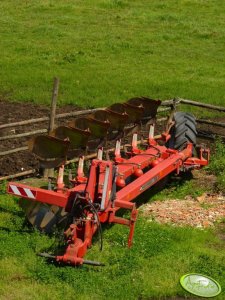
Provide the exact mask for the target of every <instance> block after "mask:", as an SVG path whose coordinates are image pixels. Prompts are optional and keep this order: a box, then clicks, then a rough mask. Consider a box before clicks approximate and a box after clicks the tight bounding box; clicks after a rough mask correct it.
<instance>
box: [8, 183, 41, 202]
mask: <svg viewBox="0 0 225 300" xmlns="http://www.w3.org/2000/svg"><path fill="white" fill-rule="evenodd" d="M8 191H9V193H11V194H14V195H17V196H22V197H27V198H31V199H35V198H36V191H32V190H31V189H29V188H25V187H20V186H16V185H13V184H9V188H8Z"/></svg>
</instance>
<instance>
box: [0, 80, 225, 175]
mask: <svg viewBox="0 0 225 300" xmlns="http://www.w3.org/2000/svg"><path fill="white" fill-rule="evenodd" d="M57 93H58V83H57V80H55V82H54V89H53V96H52V104H51V109H50V113H49V116H46V117H42V118H37V119H30V120H24V121H20V122H13V123H9V124H2V125H0V132H1V131H3V130H7V129H10V128H14V127H16V128H17V127H18V126H23V125H29V124H37V123H43V122H48V128H44V129H39V130H34V131H30V132H24V133H20V134H6V135H4V136H0V142H1V141H6V140H11V139H20V138H24V137H31V136H34V135H37V134H45V133H48V132H49V131H51V130H52V129H53V128H54V124H55V120H56V119H65V118H68V117H78V116H84V115H88V114H90V113H93V112H95V111H96V110H98V109H88V110H82V111H73V112H69V113H62V114H55V111H56V99H57ZM182 104H185V105H191V106H196V107H201V108H204V109H210V110H215V111H220V112H223V113H224V112H225V107H220V106H215V105H211V104H204V103H201V102H196V101H192V100H187V99H181V98H176V99H172V100H165V101H163V102H162V104H161V107H160V108H159V109H158V115H157V117H158V119H157V122H159V123H160V122H162V121H165V120H166V119H167V118H166V117H162V113H165V112H170V111H171V110H176V109H178V108H179V110H180V106H181V105H182ZM101 109H102V108H101ZM160 115H161V117H160ZM197 123H198V124H206V125H209V126H216V127H220V128H225V123H223V122H214V121H211V120H203V119H197ZM12 132H14V130H12ZM216 135H217V134H214V135H212V133H208V134H207V131H205V132H199V136H200V137H203V138H209V139H214V138H215V136H216ZM218 135H220V136H221V138H223V139H225V130H224V134H218ZM20 151H28V147H27V146H23V147H19V148H15V149H10V150H6V151H2V152H0V157H2V156H6V155H10V154H12V153H16V152H20ZM94 157H96V154H91V155H89V156H87V159H91V158H94ZM76 161H77V159H74V160H72V161H68V163H70V162H76ZM33 173H35V170H27V171H23V172H20V173H17V174H12V175H9V176H4V177H0V181H1V180H7V179H11V178H16V177H21V176H27V175H31V174H33Z"/></svg>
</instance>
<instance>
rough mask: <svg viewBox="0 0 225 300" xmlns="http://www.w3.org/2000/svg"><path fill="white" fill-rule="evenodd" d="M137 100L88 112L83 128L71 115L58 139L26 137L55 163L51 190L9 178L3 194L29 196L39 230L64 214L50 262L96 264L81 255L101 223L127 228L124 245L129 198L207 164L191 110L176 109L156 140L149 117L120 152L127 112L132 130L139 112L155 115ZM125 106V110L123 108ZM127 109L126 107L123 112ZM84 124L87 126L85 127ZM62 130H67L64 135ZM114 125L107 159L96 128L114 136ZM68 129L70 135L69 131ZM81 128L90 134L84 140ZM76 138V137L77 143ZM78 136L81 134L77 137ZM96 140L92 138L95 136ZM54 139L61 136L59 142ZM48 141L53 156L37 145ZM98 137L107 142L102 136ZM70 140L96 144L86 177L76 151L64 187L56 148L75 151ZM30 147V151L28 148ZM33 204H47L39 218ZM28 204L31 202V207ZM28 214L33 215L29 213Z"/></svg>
mask: <svg viewBox="0 0 225 300" xmlns="http://www.w3.org/2000/svg"><path fill="white" fill-rule="evenodd" d="M136 99H139V98H136ZM141 99H142V100H140V101H139V102H138V100H136V102H135V105H134V101H133V102H132V105H130V104H129V103H130V102H131V101H130V102H129V101H128V103H126V105H124V107H122V106H121V107H120V111H119V112H118V111H117V112H115V111H113V110H112V107H111V109H110V110H111V111H110V110H107V111H103V113H102V115H104V118H103V117H102V115H101V117H102V118H101V120H100V118H98V119H97V118H94V117H93V116H90V117H88V118H87V120H85V121H83V120H82V122H83V123H82V124H84V122H86V123H88V122H89V123H88V126H89V127H88V128H85V127H84V125H82V126H83V127H82V126H79V128H78V125H77V124H79V122H78V121H77V120H75V122H76V125H77V126H76V127H73V128H72V127H67V128H66V135H65V134H64V132H63V129H61V133H60V134H61V136H60V138H61V139H59V137H57V136H54V137H46V140H45V141H44V143H42V144H41V145H40V142H39V139H36V140H33V141H32V147H33V149H32V150H33V152H34V153H35V154H36V155H38V156H39V158H40V160H41V161H42V163H43V161H44V159H45V161H46V162H47V165H48V166H49V165H52V164H53V165H54V163H53V162H55V161H57V164H59V171H58V177H57V183H56V186H55V188H54V189H52V187H51V184H49V189H48V190H47V189H42V188H35V187H30V186H26V185H24V184H20V183H18V182H10V183H9V184H8V193H10V194H13V195H16V196H19V197H21V198H23V199H28V200H31V203H32V205H30V208H29V207H28V212H27V215H28V216H29V218H30V219H32V218H33V217H34V218H35V216H36V220H35V221H34V222H33V224H34V225H36V226H37V227H39V228H40V229H43V230H46V231H48V229H49V227H51V225H53V223H54V224H56V223H57V221H58V219H60V218H61V217H62V216H61V215H60V213H62V211H64V212H65V213H67V214H65V215H66V218H67V220H68V222H69V225H68V227H67V228H66V230H65V232H64V235H65V240H66V249H65V252H64V254H63V255H61V256H55V257H54V258H55V259H56V261H58V262H63V263H67V264H71V265H82V264H84V263H86V264H91V265H101V263H99V262H94V261H88V260H85V259H84V256H85V254H86V252H87V249H88V248H90V247H91V245H92V239H93V236H94V234H95V233H96V231H98V230H99V229H100V230H101V224H102V223H107V222H108V223H118V224H122V225H126V226H128V227H129V235H128V246H129V247H130V246H131V245H132V240H133V235H134V227H135V222H136V219H137V213H138V211H137V209H136V205H135V202H133V201H134V200H135V198H136V197H137V196H139V195H140V194H142V193H143V192H145V191H146V190H148V189H150V188H151V187H152V186H154V185H155V184H157V182H159V181H160V180H161V179H163V178H165V177H167V176H168V175H169V174H172V173H177V174H179V172H181V171H182V172H184V171H188V170H190V169H199V168H201V167H202V166H205V165H207V164H208V160H209V150H208V149H205V148H203V147H199V148H198V151H197V152H198V156H197V157H195V156H193V153H194V148H196V129H195V120H194V117H193V116H192V115H190V114H185V113H176V114H175V115H174V117H173V122H172V124H171V126H170V128H168V129H167V130H166V132H164V133H163V134H162V135H160V136H158V137H157V139H156V138H154V128H155V124H154V122H150V123H148V124H145V125H147V126H146V127H147V128H148V136H147V140H145V142H144V143H142V144H141V147H139V146H138V142H137V133H132V135H133V138H132V144H131V147H130V149H129V151H126V150H125V151H123V153H122V155H121V145H120V143H121V140H120V138H121V136H120V135H121V131H122V129H123V128H124V126H125V125H126V124H128V121H127V119H128V118H129V116H130V114H131V115H132V118H131V119H132V120H130V121H129V124H130V123H131V121H132V122H133V127H132V128H135V129H136V128H137V126H139V125H140V124H138V118H139V117H140V116H143V115H144V116H145V115H146V114H148V111H150V113H149V115H150V116H151V117H153V118H154V117H155V115H156V111H157V107H158V105H159V103H158V102H157V101H154V100H148V99H144V100H143V98H141ZM156 102H157V105H156ZM149 104H150V106H149ZM129 105H130V107H129ZM147 105H148V111H147ZM127 106H128V109H127V110H126V108H127ZM149 107H150V108H149ZM151 107H153V109H152V108H151ZM114 108H115V107H114ZM132 109H133V111H132ZM135 109H136V111H135ZM127 111H129V114H128V113H127ZM112 112H113V113H112ZM115 114H117V115H116V117H115V116H114V115H115ZM120 114H121V115H122V116H123V118H121V120H122V121H121V124H120V123H119V124H118V119H120V117H121V116H120ZM98 117H99V115H98ZM109 119H110V121H109ZM101 122H102V123H103V124H101ZM112 123H114V125H113V128H112V130H110V126H111V124H112ZM90 124H91V125H90ZM106 125H107V126H108V127H107V126H106ZM142 125H143V124H141V126H142ZM90 127H91V128H92V130H90ZM74 128H75V129H76V130H77V129H79V132H78V131H76V130H74ZM96 128H97V129H96ZM68 130H71V131H70V133H69V134H68ZM82 130H85V132H86V135H85V136H82V132H81V133H80V131H82ZM115 130H116V131H117V133H116V137H117V138H118V136H119V138H118V139H117V141H116V147H115V151H114V153H113V155H112V153H111V159H109V153H107V155H106V156H107V159H106V160H103V158H102V155H103V148H102V144H101V143H102V140H103V139H102V136H101V131H102V132H104V134H105V133H107V135H108V136H110V135H112V134H114V135H115ZM93 131H94V133H93ZM58 132H59V131H58ZM71 132H72V133H71ZM74 132H75V135H74V136H73V133H74ZM77 132H78V133H77ZM87 133H88V134H89V135H90V136H91V138H90V137H89V138H88V139H86V136H87V135H88V134H87ZM93 136H94V137H95V138H93ZM78 137H79V142H77V141H78ZM81 137H83V140H82V139H81ZM73 138H74V143H73ZM48 139H49V141H50V142H49V141H48ZM97 139H98V141H96V140H97ZM59 140H61V141H62V142H61V144H60V143H59ZM84 140H85V141H84ZM52 141H53V142H57V143H59V144H60V147H61V149H60V151H58V153H57V155H56V151H55V150H53V151H51V150H50V151H49V152H48V154H46V150H45V149H44V150H43V147H44V148H46V149H47V148H49V145H52V144H51V142H52ZM104 142H105V143H107V142H106V141H104ZM71 143H73V145H75V144H76V143H77V144H76V146H77V145H78V146H79V147H80V148H85V146H86V145H87V144H88V143H89V149H90V145H91V144H93V143H95V147H96V143H97V146H98V153H97V159H93V160H92V162H91V166H90V169H89V174H88V176H85V174H84V170H83V168H84V156H80V159H79V163H78V169H77V174H76V176H74V178H70V182H69V184H70V186H71V187H67V186H66V185H65V183H64V178H63V177H64V175H63V173H64V161H65V157H64V159H63V155H62V153H64V154H65V153H66V154H68V153H69V151H70V152H74V151H75V150H76V151H77V150H78V149H77V148H76V149H75V147H74V146H73V145H72V146H71ZM43 145H44V146H43ZM99 145H100V146H99ZM53 148H54V147H53ZM34 149H36V150H35V151H34ZM37 149H38V150H37ZM40 149H41V150H40ZM65 149H66V150H65ZM86 150H87V149H86ZM76 151H75V152H76ZM53 152H54V153H53ZM59 152H60V153H59ZM40 153H41V154H40ZM43 153H44V154H43ZM47 155H48V157H47ZM43 157H44V159H43ZM37 203H44V204H45V205H46V204H48V205H49V207H50V208H51V209H49V210H48V211H46V212H45V214H42V216H41V217H40V209H43V207H42V206H38V209H37ZM34 205H36V206H35V207H34ZM62 208H63V210H62ZM121 208H122V209H127V210H130V218H129V219H125V218H122V217H119V216H117V211H118V210H119V209H121ZM29 209H30V211H29ZM32 214H33V216H31V215H32ZM59 215H60V217H59ZM50 224H51V225H50ZM43 256H47V257H49V255H47V254H43ZM50 257H52V256H50Z"/></svg>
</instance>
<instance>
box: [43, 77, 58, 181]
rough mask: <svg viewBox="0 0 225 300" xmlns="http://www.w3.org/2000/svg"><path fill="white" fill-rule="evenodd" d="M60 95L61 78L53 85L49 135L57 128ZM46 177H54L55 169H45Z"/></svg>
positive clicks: (55, 80)
mask: <svg viewBox="0 0 225 300" xmlns="http://www.w3.org/2000/svg"><path fill="white" fill-rule="evenodd" d="M58 93H59V78H57V77H55V78H54V83H53V90H52V101H51V109H50V116H49V124H48V134H50V133H51V132H52V131H53V130H54V127H55V115H56V106H57V99H58ZM43 175H44V177H45V178H48V177H54V169H44V174H43Z"/></svg>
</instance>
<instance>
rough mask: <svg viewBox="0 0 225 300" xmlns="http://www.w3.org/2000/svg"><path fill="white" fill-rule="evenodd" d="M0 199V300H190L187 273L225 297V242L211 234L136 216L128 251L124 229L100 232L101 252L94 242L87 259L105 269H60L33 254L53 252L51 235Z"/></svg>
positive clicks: (53, 240) (14, 206)
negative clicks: (207, 279) (212, 282)
mask: <svg viewBox="0 0 225 300" xmlns="http://www.w3.org/2000/svg"><path fill="white" fill-rule="evenodd" d="M0 198H1V205H0V215H1V218H0V229H1V230H0V299H16V300H17V299H32V300H33V299H37V300H40V299H62V298H64V299H71V300H72V299H96V300H97V299H129V300H130V299H176V298H172V297H175V296H180V297H183V298H182V299H188V297H190V296H189V294H188V293H187V292H185V291H184V290H183V289H182V288H181V286H180V285H179V278H180V277H181V276H182V275H183V274H185V273H189V272H199V273H203V274H206V275H209V276H212V277H214V278H215V279H217V280H218V281H219V282H220V284H221V286H222V289H223V292H222V294H221V295H220V296H218V297H217V298H216V299H220V300H223V299H224V297H225V293H224V289H225V280H224V278H225V267H224V260H225V251H224V247H225V241H224V240H221V239H220V238H219V235H218V234H215V233H216V232H215V230H204V231H203V230H199V229H191V228H188V227H186V228H177V227H173V226H165V225H159V224H156V223H154V222H151V223H150V222H148V221H147V220H146V219H144V218H142V217H141V216H139V219H138V222H137V226H136V231H135V238H134V245H133V247H132V248H131V249H128V248H127V247H126V242H127V233H128V232H127V228H125V227H123V226H119V225H115V226H108V227H105V228H104V248H103V251H102V252H100V251H99V248H98V243H97V242H96V243H95V244H94V246H93V248H92V249H91V250H90V251H89V253H88V255H87V258H89V259H93V260H98V261H101V262H104V263H105V264H106V266H105V267H102V268H101V267H99V268H94V267H86V266H84V267H82V268H72V267H66V266H64V267H59V266H56V265H54V264H52V263H48V262H46V261H45V260H44V259H43V258H41V257H38V256H36V253H38V252H40V251H45V250H46V249H47V250H48V249H52V245H54V243H55V238H54V236H53V237H47V236H45V235H43V234H40V233H38V232H36V231H33V230H32V229H31V228H30V227H29V226H27V225H26V224H24V217H23V213H22V212H21V211H20V210H19V209H18V206H17V204H16V201H12V199H11V198H9V197H8V196H1V197H0ZM220 233H221V232H220ZM224 233H225V232H224V231H223V234H224ZM185 297H187V298H185ZM179 299H180V298H179ZM191 299H193V298H191Z"/></svg>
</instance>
